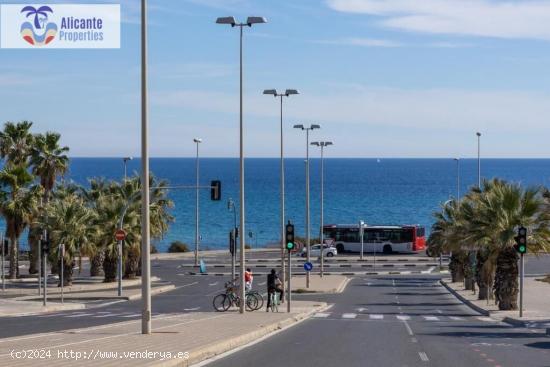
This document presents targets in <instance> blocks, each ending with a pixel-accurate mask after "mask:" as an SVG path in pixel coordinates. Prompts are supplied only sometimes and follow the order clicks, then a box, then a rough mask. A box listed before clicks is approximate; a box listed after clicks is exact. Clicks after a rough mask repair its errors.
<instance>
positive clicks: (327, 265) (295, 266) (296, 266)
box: [178, 263, 439, 269]
mask: <svg viewBox="0 0 550 367" xmlns="http://www.w3.org/2000/svg"><path fill="white" fill-rule="evenodd" d="M438 265H439V263H423V264H404V263H401V264H397V263H396V264H380V265H379V266H381V267H383V268H395V267H400V266H401V267H406V268H409V267H411V268H414V267H426V266H438ZM208 266H209V267H211V268H214V269H225V268H228V269H230V268H231V265H223V264H213V265H208V264H207V267H208ZM247 266H251V267H255V268H267V267H270V266H271V267H277V266H279V264H268V265H266V264H249V265H247ZM324 266H325V267H326V268H352V267H354V264H324ZM355 267H361V268H374V265H373V264H356V265H355ZM178 268H179V269H182V268H196V266H194V265H191V264H189V265H188V264H183V265H179V266H178ZM235 268H236V269H237V268H240V265H235ZM293 268H298V269H301V268H303V266H302V265H301V264H298V265H294V266H293Z"/></svg>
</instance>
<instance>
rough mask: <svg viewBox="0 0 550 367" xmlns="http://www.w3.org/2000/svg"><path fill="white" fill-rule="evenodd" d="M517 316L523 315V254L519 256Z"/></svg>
mask: <svg viewBox="0 0 550 367" xmlns="http://www.w3.org/2000/svg"><path fill="white" fill-rule="evenodd" d="M519 261H520V265H519V317H523V278H524V274H525V273H524V271H525V269H524V261H523V254H521V255H520V258H519Z"/></svg>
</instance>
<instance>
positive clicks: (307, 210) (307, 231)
mask: <svg viewBox="0 0 550 367" xmlns="http://www.w3.org/2000/svg"><path fill="white" fill-rule="evenodd" d="M306 247H307V262H311V254H310V252H311V251H310V243H309V129H308V130H306ZM309 273H310V272H309V271H307V272H306V288H309V282H310V279H309Z"/></svg>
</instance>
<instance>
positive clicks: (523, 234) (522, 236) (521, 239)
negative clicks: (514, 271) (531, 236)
mask: <svg viewBox="0 0 550 367" xmlns="http://www.w3.org/2000/svg"><path fill="white" fill-rule="evenodd" d="M514 239H515V240H516V245H515V246H514V248H515V249H516V251H517V252H519V253H520V254H521V255H523V254H526V253H527V228H525V227H520V228H519V229H518V235H517V236H516V237H514Z"/></svg>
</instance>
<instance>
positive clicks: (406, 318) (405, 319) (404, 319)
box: [396, 315, 411, 321]
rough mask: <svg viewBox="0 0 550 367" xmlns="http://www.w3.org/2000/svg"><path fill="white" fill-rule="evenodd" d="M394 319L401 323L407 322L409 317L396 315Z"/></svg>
mask: <svg viewBox="0 0 550 367" xmlns="http://www.w3.org/2000/svg"><path fill="white" fill-rule="evenodd" d="M396 317H397V319H398V320H401V321H407V320H410V319H411V317H410V316H408V315H397V316H396Z"/></svg>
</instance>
